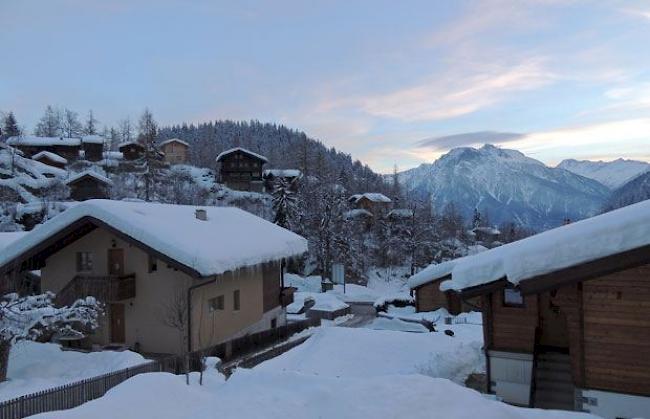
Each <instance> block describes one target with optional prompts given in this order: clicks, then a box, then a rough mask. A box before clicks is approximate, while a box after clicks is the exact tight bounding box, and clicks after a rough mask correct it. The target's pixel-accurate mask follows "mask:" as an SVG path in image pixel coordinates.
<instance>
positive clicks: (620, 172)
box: [557, 159, 650, 190]
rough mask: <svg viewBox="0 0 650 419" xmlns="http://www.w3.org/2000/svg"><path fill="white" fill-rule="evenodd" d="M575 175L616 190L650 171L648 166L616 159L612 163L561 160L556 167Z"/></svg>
mask: <svg viewBox="0 0 650 419" xmlns="http://www.w3.org/2000/svg"><path fill="white" fill-rule="evenodd" d="M557 167H558V168H560V169H565V170H568V171H569V172H573V173H575V174H576V175H580V176H584V177H587V178H589V179H593V180H597V181H598V182H600V183H602V184H603V185H605V186H607V187H608V188H610V189H612V190H613V189H617V188H620V187H621V186H623V185H624V184H626V183H627V182H629V181H630V180H632V179H634V178H636V177H637V176H639V175H640V174H642V173H645V172H647V171H649V170H650V164H649V163H646V162H643V161H637V160H625V159H617V160H613V161H607V162H605V161H590V160H574V159H568V160H563V161H562V162H560V164H558V165H557Z"/></svg>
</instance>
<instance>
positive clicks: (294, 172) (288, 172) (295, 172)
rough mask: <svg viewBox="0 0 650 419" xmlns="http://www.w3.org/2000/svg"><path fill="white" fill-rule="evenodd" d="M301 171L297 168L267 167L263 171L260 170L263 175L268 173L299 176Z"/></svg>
mask: <svg viewBox="0 0 650 419" xmlns="http://www.w3.org/2000/svg"><path fill="white" fill-rule="evenodd" d="M301 174H302V173H301V172H300V170H298V169H267V170H265V171H264V172H262V176H263V177H267V176H269V175H271V176H274V177H288V178H291V177H300V176H301Z"/></svg>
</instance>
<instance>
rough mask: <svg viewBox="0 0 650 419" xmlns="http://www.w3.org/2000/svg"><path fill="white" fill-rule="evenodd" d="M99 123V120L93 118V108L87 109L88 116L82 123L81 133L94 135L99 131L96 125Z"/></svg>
mask: <svg viewBox="0 0 650 419" xmlns="http://www.w3.org/2000/svg"><path fill="white" fill-rule="evenodd" d="M98 124H99V121H98V120H97V119H95V114H94V113H93V110H92V109H91V110H89V111H88V117H87V118H86V123H85V125H84V129H83V133H84V134H86V135H95V134H97V133H98V132H99V131H98V129H97V125H98Z"/></svg>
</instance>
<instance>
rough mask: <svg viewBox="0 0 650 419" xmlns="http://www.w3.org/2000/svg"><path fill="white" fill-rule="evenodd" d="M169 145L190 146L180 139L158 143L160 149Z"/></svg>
mask: <svg viewBox="0 0 650 419" xmlns="http://www.w3.org/2000/svg"><path fill="white" fill-rule="evenodd" d="M171 143H178V144H183V145H184V146H187V147H189V146H190V144H189V143H188V142H187V141H183V140H181V139H180V138H170V139H169V140H165V141H163V142H162V143H160V146H161V147H162V146H164V145H167V144H171Z"/></svg>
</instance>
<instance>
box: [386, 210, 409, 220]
mask: <svg viewBox="0 0 650 419" xmlns="http://www.w3.org/2000/svg"><path fill="white" fill-rule="evenodd" d="M413 214H414V213H413V210H411V209H408V208H395V209H392V210H390V211H388V213H387V214H386V219H387V220H388V221H393V222H396V221H403V220H409V219H411V218H413Z"/></svg>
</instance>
